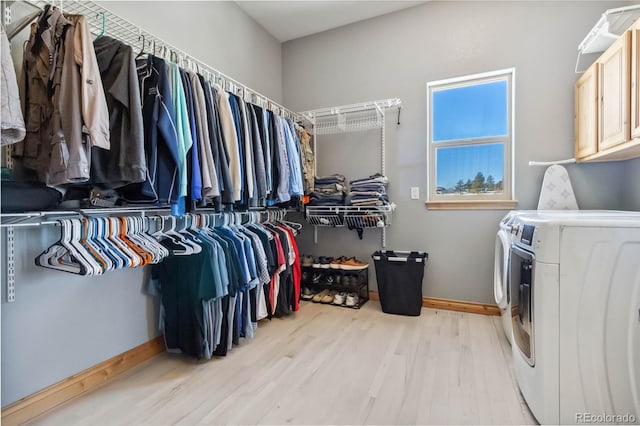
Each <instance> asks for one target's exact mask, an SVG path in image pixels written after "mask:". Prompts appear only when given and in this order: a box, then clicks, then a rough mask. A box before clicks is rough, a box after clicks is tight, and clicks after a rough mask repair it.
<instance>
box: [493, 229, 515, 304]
mask: <svg viewBox="0 0 640 426" xmlns="http://www.w3.org/2000/svg"><path fill="white" fill-rule="evenodd" d="M509 240H510V234H508V233H506V232H505V231H502V230H500V231H498V234H497V235H496V253H495V259H494V265H493V295H494V297H495V299H496V304H497V305H498V306H499V307H500V309H501V310H504V309H506V308H507V306H508V304H509V299H510V298H509V284H508V281H509V280H508V278H509V251H510V250H511V242H510V241H509Z"/></svg>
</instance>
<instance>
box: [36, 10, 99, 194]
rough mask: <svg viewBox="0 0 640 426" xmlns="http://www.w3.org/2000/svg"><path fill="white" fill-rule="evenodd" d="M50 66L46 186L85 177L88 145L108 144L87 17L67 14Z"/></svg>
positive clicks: (89, 163) (87, 167)
mask: <svg viewBox="0 0 640 426" xmlns="http://www.w3.org/2000/svg"><path fill="white" fill-rule="evenodd" d="M67 19H69V21H71V24H72V25H71V26H69V28H67V33H66V35H65V37H64V44H63V45H62V46H61V47H60V50H59V61H58V62H60V60H62V65H61V67H60V66H56V70H55V71H54V87H55V92H54V112H53V123H52V125H53V137H52V140H51V144H52V147H51V158H50V163H49V173H48V175H47V182H46V183H47V185H53V186H55V185H62V184H66V183H79V182H86V181H87V180H89V178H90V176H91V148H92V147H93V146H96V147H98V148H103V149H109V147H110V144H109V111H108V109H107V100H106V99H105V96H104V90H103V88H102V80H101V79H100V71H99V68H98V64H97V60H96V55H95V51H94V49H93V44H92V42H91V38H90V37H91V33H90V32H89V28H88V26H87V21H86V19H85V17H84V16H82V15H69V16H67Z"/></svg>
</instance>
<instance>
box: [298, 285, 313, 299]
mask: <svg viewBox="0 0 640 426" xmlns="http://www.w3.org/2000/svg"><path fill="white" fill-rule="evenodd" d="M313 294H314V293H313V291H311V289H310V288H309V287H305V288H303V289H302V295H301V296H300V297H302V300H311V299H313Z"/></svg>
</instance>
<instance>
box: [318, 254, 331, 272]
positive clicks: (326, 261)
mask: <svg viewBox="0 0 640 426" xmlns="http://www.w3.org/2000/svg"><path fill="white" fill-rule="evenodd" d="M331 262H333V257H320V267H321V268H322V269H329V268H331Z"/></svg>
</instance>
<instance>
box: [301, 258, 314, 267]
mask: <svg viewBox="0 0 640 426" xmlns="http://www.w3.org/2000/svg"><path fill="white" fill-rule="evenodd" d="M301 264H302V266H306V267H310V266H313V257H311V256H302V262H301Z"/></svg>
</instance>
